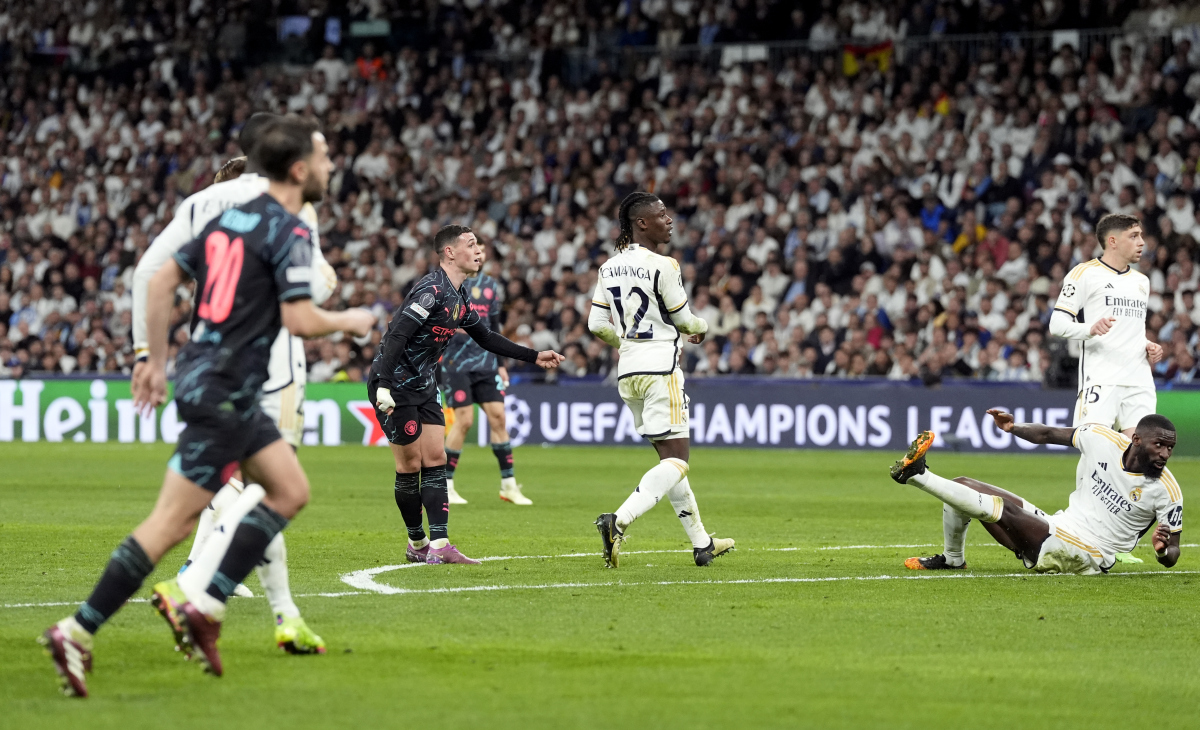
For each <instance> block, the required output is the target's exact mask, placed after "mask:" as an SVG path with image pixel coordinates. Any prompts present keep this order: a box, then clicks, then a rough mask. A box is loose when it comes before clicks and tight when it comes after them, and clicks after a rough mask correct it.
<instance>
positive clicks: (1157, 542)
mask: <svg viewBox="0 0 1200 730" xmlns="http://www.w3.org/2000/svg"><path fill="white" fill-rule="evenodd" d="M1182 534H1183V532H1171V528H1170V527H1168V526H1167V525H1164V524H1162V523H1159V525H1158V528H1157V529H1155V530H1154V536H1153V537H1152V538H1151V540H1150V542H1151V544H1152V545H1153V546H1154V557H1155V559H1156V560H1158V564H1159V565H1161V566H1163V567H1164V568H1173V567H1175V563H1178V562H1179V537H1180V535H1182Z"/></svg>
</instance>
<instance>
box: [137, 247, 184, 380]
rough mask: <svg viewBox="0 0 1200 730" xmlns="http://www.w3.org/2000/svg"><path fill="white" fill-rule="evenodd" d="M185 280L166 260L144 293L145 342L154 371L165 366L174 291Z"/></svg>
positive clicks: (175, 264)
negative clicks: (155, 368)
mask: <svg viewBox="0 0 1200 730" xmlns="http://www.w3.org/2000/svg"><path fill="white" fill-rule="evenodd" d="M186 280H187V275H186V274H185V273H184V271H183V269H181V268H180V267H179V264H177V263H175V260H174V259H168V260H167V262H166V263H165V264H163V266H162V268H160V269H159V270H158V271H157V272H155V274H154V276H153V277H151V279H150V285H149V287H148V288H147V290H146V339H147V345H148V347H149V362H150V363H151V364H152V365H153V366H154V367H157V368H165V367H166V366H167V349H168V348H167V328H168V327H169V326H170V324H171V322H170V317H171V312H172V311H173V310H174V306H173V305H174V303H175V301H174V299H175V288H176V287H178V286H179V285H180V284H182V283H183V282H184V281H186Z"/></svg>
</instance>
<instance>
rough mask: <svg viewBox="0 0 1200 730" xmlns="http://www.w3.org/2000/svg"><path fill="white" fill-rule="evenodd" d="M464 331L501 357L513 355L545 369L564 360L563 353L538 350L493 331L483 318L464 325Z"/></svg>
mask: <svg viewBox="0 0 1200 730" xmlns="http://www.w3.org/2000/svg"><path fill="white" fill-rule="evenodd" d="M463 331H464V332H466V333H467V334H468V335H470V336H471V339H473V340H475V341H476V342H478V343H479V346H480V347H482V348H483V349H485V350H487V351H488V352H492V353H495V354H497V355H499V356H500V357H511V358H512V359H514V360H524V361H525V362H532V363H537V365H538V366H539V367H541V368H542V369H544V370H549V369H551V368H555V367H558V364H559V363H560V362H562V361H563V360H564V358H563V356H562V355H560V354H558V353H557V352H555V351H553V350H543V351H542V352H538V351H537V350H534V349H533V348H530V347H525V346H523V345H518V344H517V343H515V342H513V341H512V340H510V339H508V338H507V337H505V336H504V335H502V334H500V333H499V332H493V331H492V330H491V329H489V328H488V326H487V324H486V323H485V322H484V321H483V320H482V319H480V320H476V321H475V322H473V323H471V324H469V325H464V326H463Z"/></svg>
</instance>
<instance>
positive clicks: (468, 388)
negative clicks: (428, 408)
mask: <svg viewBox="0 0 1200 730" xmlns="http://www.w3.org/2000/svg"><path fill="white" fill-rule="evenodd" d="M447 379H448V381H449V385H450V390H449V393H450V394H449V396H448V397H447V398H446V401H447V405H449V406H450V407H451V408H462V407H464V406H469V405H471V404H472V403H503V402H504V391H503V390H501V389H500V375H499V374H498V373H496V372H495V371H492V372H487V371H481V372H473V373H449V374H448V376H447Z"/></svg>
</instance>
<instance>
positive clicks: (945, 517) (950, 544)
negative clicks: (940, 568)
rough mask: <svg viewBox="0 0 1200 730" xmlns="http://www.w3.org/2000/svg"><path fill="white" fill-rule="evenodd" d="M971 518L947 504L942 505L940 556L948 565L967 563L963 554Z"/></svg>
mask: <svg viewBox="0 0 1200 730" xmlns="http://www.w3.org/2000/svg"><path fill="white" fill-rule="evenodd" d="M970 524H971V518H970V517H967V516H966V515H964V514H963V513H962V512H959V511H958V510H956V509H954V508H953V507H951V506H950V505H948V504H943V505H942V554H943V555H945V556H946V562H947V563H948V564H950V565H962V564H963V563H965V562H967V558H966V555H965V554H964V552H965V550H966V547H967V526H968V525H970Z"/></svg>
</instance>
